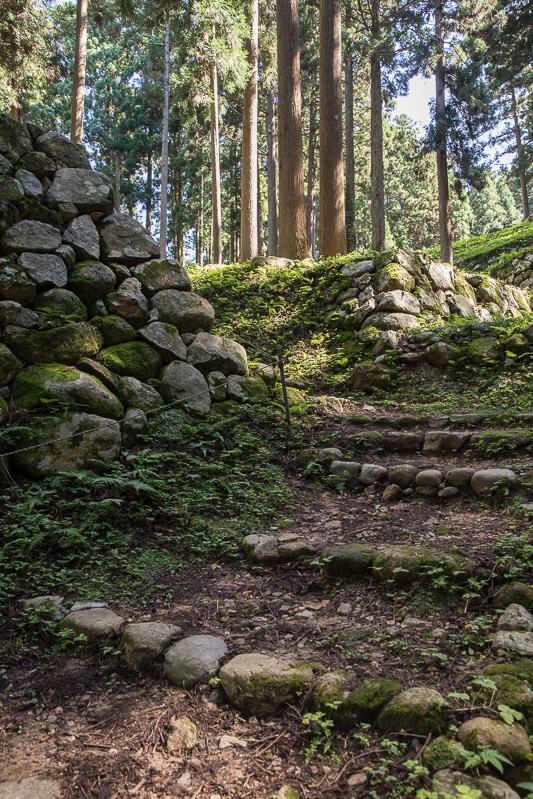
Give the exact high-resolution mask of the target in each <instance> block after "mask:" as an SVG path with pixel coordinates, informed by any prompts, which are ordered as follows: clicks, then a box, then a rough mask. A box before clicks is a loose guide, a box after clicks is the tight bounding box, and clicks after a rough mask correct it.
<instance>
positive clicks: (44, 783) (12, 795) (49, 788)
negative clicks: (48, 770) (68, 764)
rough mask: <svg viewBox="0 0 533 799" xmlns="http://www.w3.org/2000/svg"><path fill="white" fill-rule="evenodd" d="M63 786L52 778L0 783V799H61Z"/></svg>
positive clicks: (32, 778)
mask: <svg viewBox="0 0 533 799" xmlns="http://www.w3.org/2000/svg"><path fill="white" fill-rule="evenodd" d="M60 793H61V785H60V783H59V782H58V781H57V780H54V779H52V777H24V778H23V779H21V780H11V781H9V782H0V799H59V795H60Z"/></svg>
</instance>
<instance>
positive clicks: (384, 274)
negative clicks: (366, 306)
mask: <svg viewBox="0 0 533 799" xmlns="http://www.w3.org/2000/svg"><path fill="white" fill-rule="evenodd" d="M377 278H378V291H380V292H382V291H396V290H398V289H400V290H402V291H412V290H413V289H414V287H415V279H414V277H413V276H412V275H411V274H410V273H409V272H408V271H407V269H405V268H404V267H403V266H401V265H400V264H397V263H394V262H393V263H390V264H387V265H386V266H384V267H383V269H381V270H380V272H379V273H378V275H377Z"/></svg>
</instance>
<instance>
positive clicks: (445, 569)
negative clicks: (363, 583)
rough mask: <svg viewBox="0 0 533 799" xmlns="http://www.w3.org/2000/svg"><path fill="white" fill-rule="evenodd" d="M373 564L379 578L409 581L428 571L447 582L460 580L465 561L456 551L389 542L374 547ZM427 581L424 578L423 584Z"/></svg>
mask: <svg viewBox="0 0 533 799" xmlns="http://www.w3.org/2000/svg"><path fill="white" fill-rule="evenodd" d="M373 568H374V570H375V573H376V577H377V578H378V579H379V580H387V581H388V580H391V581H393V582H394V583H396V584H397V585H410V584H411V583H412V582H413V580H415V579H419V578H421V577H423V576H424V575H426V574H427V573H428V572H431V574H432V579H437V578H438V577H446V578H448V581H449V583H450V584H453V583H455V582H459V581H461V580H464V579H465V578H466V576H467V574H468V571H469V564H468V563H467V562H466V561H464V560H463V559H462V558H461V557H460V556H459V555H452V554H451V553H444V552H440V551H439V550H435V549H429V548H425V547H419V546H408V545H403V546H391V547H386V548H384V549H381V550H378V552H376V554H375V556H374V560H373ZM430 586H431V581H429V580H428V581H427V582H426V587H430Z"/></svg>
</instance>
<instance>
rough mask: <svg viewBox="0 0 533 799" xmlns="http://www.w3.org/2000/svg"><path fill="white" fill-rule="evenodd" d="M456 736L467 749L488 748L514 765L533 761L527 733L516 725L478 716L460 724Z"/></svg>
mask: <svg viewBox="0 0 533 799" xmlns="http://www.w3.org/2000/svg"><path fill="white" fill-rule="evenodd" d="M457 736H458V738H459V740H460V741H461V743H462V744H464V746H465V747H466V748H467V749H470V750H473V751H477V750H478V749H480V748H482V747H484V746H490V747H491V748H492V749H496V751H497V752H499V753H500V754H501V755H503V756H504V757H506V758H508V759H509V760H510V761H511V763H513V764H514V765H520V764H521V763H530V762H531V761H533V753H532V751H531V745H530V743H529V738H528V736H527V733H526V732H525V730H524V729H523V728H522V727H519V726H517V725H513V724H506V723H505V722H503V721H495V720H494V719H490V718H485V717H484V716H478V717H476V718H474V719H469V720H468V721H465V722H464V723H463V724H461V725H460V727H459V729H458V731H457Z"/></svg>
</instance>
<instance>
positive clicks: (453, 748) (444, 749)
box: [422, 735, 465, 772]
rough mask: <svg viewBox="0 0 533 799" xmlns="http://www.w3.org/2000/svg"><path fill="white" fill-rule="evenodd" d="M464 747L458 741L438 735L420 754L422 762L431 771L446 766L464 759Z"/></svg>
mask: <svg viewBox="0 0 533 799" xmlns="http://www.w3.org/2000/svg"><path fill="white" fill-rule="evenodd" d="M464 755H465V748H464V746H462V745H461V744H460V743H459V742H458V741H453V740H451V739H450V738H446V737H445V736H444V735H440V736H439V737H438V738H435V740H434V741H432V742H431V743H430V744H429V746H428V747H427V749H426V750H425V752H424V754H423V755H422V764H423V765H424V766H425V767H426V768H427V769H429V770H430V771H431V772H433V771H439V770H440V769H443V768H448V766H451V765H452V764H453V763H458V762H459V763H460V762H462V761H463V760H464Z"/></svg>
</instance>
